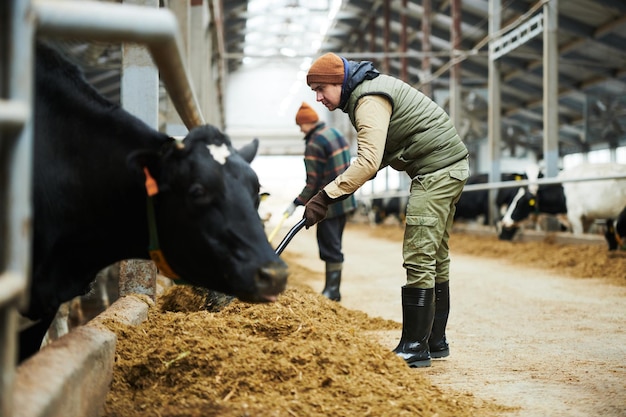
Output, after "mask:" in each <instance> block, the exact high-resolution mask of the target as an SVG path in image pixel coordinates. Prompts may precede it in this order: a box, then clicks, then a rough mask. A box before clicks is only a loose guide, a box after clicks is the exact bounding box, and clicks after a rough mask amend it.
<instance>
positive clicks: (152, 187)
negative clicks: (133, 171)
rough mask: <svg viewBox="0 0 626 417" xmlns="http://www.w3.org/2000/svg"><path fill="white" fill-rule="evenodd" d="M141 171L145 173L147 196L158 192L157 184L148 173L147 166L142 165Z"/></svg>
mask: <svg viewBox="0 0 626 417" xmlns="http://www.w3.org/2000/svg"><path fill="white" fill-rule="evenodd" d="M143 173H144V174H146V192H147V193H148V196H149V197H152V196H154V195H157V194H158V193H159V186H158V185H157V182H156V181H155V179H154V178H152V175H150V171H148V167H143Z"/></svg>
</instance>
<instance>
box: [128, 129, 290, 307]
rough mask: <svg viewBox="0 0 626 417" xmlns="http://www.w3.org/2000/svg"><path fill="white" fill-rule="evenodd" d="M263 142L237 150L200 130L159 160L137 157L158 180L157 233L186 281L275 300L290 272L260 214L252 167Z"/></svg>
mask: <svg viewBox="0 0 626 417" xmlns="http://www.w3.org/2000/svg"><path fill="white" fill-rule="evenodd" d="M257 149H258V140H255V141H253V142H252V143H251V144H249V145H247V146H246V147H244V148H242V149H241V150H239V151H237V150H236V149H234V148H233V146H232V145H231V142H230V140H229V139H228V138H227V137H226V136H225V135H224V134H223V133H222V132H220V131H219V130H218V129H217V128H215V127H212V126H208V125H206V126H201V127H197V128H195V129H193V130H191V131H190V133H189V134H188V135H187V137H186V138H185V139H184V140H183V142H182V144H181V143H172V144H170V145H169V146H167V147H166V149H164V150H163V151H162V152H161V154H146V153H143V154H141V155H138V154H135V155H133V156H131V158H129V161H130V162H131V163H132V164H134V165H139V166H141V165H143V166H145V167H147V169H148V170H149V171H150V173H151V174H152V176H153V177H154V178H155V179H156V181H157V183H158V187H159V192H158V193H157V194H156V195H155V196H154V198H153V201H154V212H155V218H156V229H157V231H158V238H159V241H160V249H161V251H162V254H163V257H164V259H165V261H166V262H167V265H169V267H170V268H171V270H172V271H173V272H174V273H175V274H176V275H178V276H179V277H180V278H182V279H183V280H184V281H185V282H188V283H190V284H193V285H197V286H201V287H205V288H208V289H212V290H215V291H220V292H223V293H227V294H231V295H235V296H237V297H238V298H240V299H242V300H244V301H272V300H274V299H275V298H276V295H278V294H279V293H280V292H282V291H283V290H284V289H285V286H286V280H287V266H286V264H285V263H284V262H283V261H282V260H281V259H280V258H279V257H278V255H276V253H275V252H274V250H273V248H272V247H271V246H270V243H269V242H268V239H267V237H266V235H265V232H264V229H263V225H262V222H261V220H260V218H259V215H258V212H257V208H258V205H259V200H260V196H259V180H258V177H257V175H256V173H255V172H254V171H253V170H252V168H251V166H250V164H249V163H250V162H251V161H252V159H253V158H254V156H255V155H256V151H257Z"/></svg>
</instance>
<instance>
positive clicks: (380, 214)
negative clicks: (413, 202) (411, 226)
mask: <svg viewBox="0 0 626 417" xmlns="http://www.w3.org/2000/svg"><path fill="white" fill-rule="evenodd" d="M407 202H408V197H406V196H402V197H384V198H374V199H372V205H371V207H370V209H371V213H372V214H373V217H374V223H376V224H381V223H383V222H384V221H385V220H386V219H387V218H389V217H390V216H392V217H394V218H395V219H397V221H398V222H399V223H401V224H403V223H404V220H405V219H406V205H407Z"/></svg>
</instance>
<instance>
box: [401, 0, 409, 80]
mask: <svg viewBox="0 0 626 417" xmlns="http://www.w3.org/2000/svg"><path fill="white" fill-rule="evenodd" d="M406 8H407V0H402V11H401V12H400V24H401V25H402V28H401V29H400V30H401V32H400V51H402V53H403V54H406V50H407V45H406V38H407V35H406V32H407V30H408V27H407V9H406ZM400 79H401V80H402V81H404V82H408V81H409V77H408V69H407V59H406V55H402V58H401V59H400Z"/></svg>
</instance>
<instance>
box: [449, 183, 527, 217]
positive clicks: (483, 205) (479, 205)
mask: <svg viewBox="0 0 626 417" xmlns="http://www.w3.org/2000/svg"><path fill="white" fill-rule="evenodd" d="M500 178H501V181H519V180H522V179H525V178H526V174H520V173H512V172H511V173H503V174H501V176H500ZM488 179H489V176H488V174H474V175H471V176H470V177H469V178H468V180H467V184H466V185H470V184H486V183H487V181H488ZM516 193H517V189H516V188H500V189H499V190H498V192H497V193H496V201H495V203H496V212H497V213H499V215H498V217H499V216H500V215H502V213H501V210H502V208H503V207H508V205H509V204H511V202H512V201H513V197H515V194H516ZM479 218H480V219H482V222H483V225H485V226H487V225H489V224H490V221H489V190H476V191H464V192H463V193H461V197H460V198H459V201H458V202H457V203H456V212H455V214H454V220H455V222H456V221H471V220H476V219H479Z"/></svg>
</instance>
